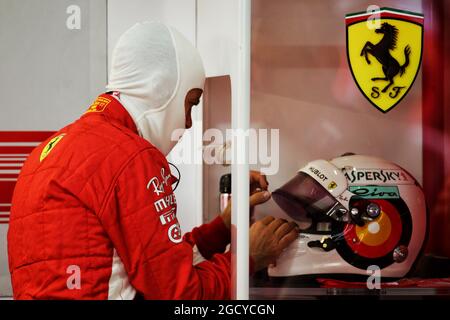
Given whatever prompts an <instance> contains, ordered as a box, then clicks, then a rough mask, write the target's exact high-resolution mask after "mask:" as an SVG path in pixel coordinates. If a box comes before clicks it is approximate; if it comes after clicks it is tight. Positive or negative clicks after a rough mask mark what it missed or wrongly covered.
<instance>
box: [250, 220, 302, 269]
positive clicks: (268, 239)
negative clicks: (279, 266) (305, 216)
mask: <svg viewBox="0 0 450 320" xmlns="http://www.w3.org/2000/svg"><path fill="white" fill-rule="evenodd" d="M298 234H299V228H298V226H297V224H295V223H294V222H287V221H286V220H284V219H275V218H274V217H270V216H267V217H265V218H264V219H262V220H259V221H257V222H255V223H254V224H253V225H252V226H251V228H250V256H251V257H252V259H253V262H254V271H259V270H261V269H264V268H265V267H267V266H268V265H269V264H272V263H275V261H276V259H277V258H278V257H279V256H280V254H281V253H282V252H283V249H285V248H286V247H287V246H289V245H290V244H291V243H292V242H293V241H294V240H295V239H297V237H298Z"/></svg>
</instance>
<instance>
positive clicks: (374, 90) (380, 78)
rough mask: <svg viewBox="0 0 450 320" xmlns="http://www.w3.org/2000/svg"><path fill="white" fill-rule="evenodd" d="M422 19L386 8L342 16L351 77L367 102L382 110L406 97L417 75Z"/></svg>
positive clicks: (420, 56)
mask: <svg viewBox="0 0 450 320" xmlns="http://www.w3.org/2000/svg"><path fill="white" fill-rule="evenodd" d="M423 21H424V17H423V15H422V14H420V13H414V12H406V11H400V10H395V9H389V8H378V9H376V10H372V11H370V12H358V13H353V14H348V15H346V17H345V23H346V25H347V57H348V62H349V66H350V70H351V72H352V75H353V78H354V80H355V82H356V84H357V86H358V88H359V89H360V90H361V92H362V93H363V94H364V96H365V97H366V98H367V99H368V100H369V101H370V103H371V104H372V105H373V106H375V107H376V108H377V109H379V110H380V111H382V112H384V113H386V112H388V111H390V110H392V108H394V107H395V106H396V105H398V104H399V102H400V101H401V100H402V99H403V97H405V96H406V94H407V93H408V91H409V90H410V88H411V87H412V85H413V83H414V80H415V78H416V76H417V74H418V71H419V68H420V63H421V60H422V47H423V45H422V43H423ZM356 101H357V100H356Z"/></svg>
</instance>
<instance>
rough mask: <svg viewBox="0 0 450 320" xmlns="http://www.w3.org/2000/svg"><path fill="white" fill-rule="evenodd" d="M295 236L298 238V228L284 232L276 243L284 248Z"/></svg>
mask: <svg viewBox="0 0 450 320" xmlns="http://www.w3.org/2000/svg"><path fill="white" fill-rule="evenodd" d="M297 238H298V230H297V229H294V230H292V231H291V232H289V233H288V234H286V235H285V236H284V237H283V238H281V240H280V242H279V243H278V244H279V246H280V247H281V248H282V249H284V248H286V247H287V246H288V245H290V244H291V243H292V242H293V241H294V240H295V239H297Z"/></svg>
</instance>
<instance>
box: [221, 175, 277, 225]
mask: <svg viewBox="0 0 450 320" xmlns="http://www.w3.org/2000/svg"><path fill="white" fill-rule="evenodd" d="M268 187H269V183H268V182H267V178H266V176H265V175H264V174H262V173H260V172H258V171H250V210H253V208H254V207H255V206H256V205H258V204H261V203H264V202H266V201H267V200H269V199H270V197H271V193H270V192H269V191H267V188H268ZM220 216H221V217H222V219H223V222H224V223H225V225H226V226H227V227H228V229H230V228H231V201H230V202H229V203H228V206H227V207H226V208H225V210H224V211H223V212H222V214H221V215H220Z"/></svg>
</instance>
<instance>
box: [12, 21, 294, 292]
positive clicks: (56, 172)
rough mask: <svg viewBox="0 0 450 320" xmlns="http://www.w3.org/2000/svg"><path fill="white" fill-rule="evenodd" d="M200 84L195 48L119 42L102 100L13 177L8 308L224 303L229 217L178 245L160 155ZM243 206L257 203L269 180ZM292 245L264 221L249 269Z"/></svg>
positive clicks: (152, 38)
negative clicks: (40, 303)
mask: <svg viewBox="0 0 450 320" xmlns="http://www.w3.org/2000/svg"><path fill="white" fill-rule="evenodd" d="M204 80H205V75H204V70H203V64H202V61H201V59H200V56H199V54H198V52H197V51H196V49H195V48H194V47H193V46H192V45H191V44H190V43H189V41H187V40H186V39H185V38H184V37H183V36H182V35H181V34H180V33H179V32H177V31H176V30H174V29H173V28H170V27H168V26H165V25H163V24H160V23H151V22H146V23H140V24H137V25H135V26H134V27H133V28H131V29H130V30H128V31H127V32H126V33H125V34H124V35H123V36H122V37H121V38H120V40H119V42H118V44H117V47H116V49H115V51H114V54H113V60H112V69H111V73H110V79H109V84H108V87H107V88H108V92H107V93H105V94H102V95H100V96H99V97H98V98H97V99H96V101H95V102H94V103H93V104H92V106H91V107H90V108H89V109H88V110H87V112H86V113H85V114H84V115H83V116H82V117H81V118H80V119H79V120H77V121H75V122H74V123H72V124H70V125H68V126H67V127H65V128H63V129H61V130H60V131H59V132H57V133H56V134H55V135H54V136H52V137H51V138H49V139H48V140H47V141H45V142H44V143H43V144H42V145H40V146H39V147H37V148H36V149H35V150H34V151H33V152H32V154H31V155H30V157H29V158H28V160H27V161H26V163H25V165H24V166H23V169H22V171H21V173H20V176H19V179H18V182H17V185H16V189H15V191H14V196H13V201H12V211H11V220H10V227H9V231H8V254H9V268H10V272H11V277H12V285H13V291H14V298H16V299H135V298H145V299H228V298H230V295H231V294H230V282H231V280H230V272H231V271H230V253H229V252H225V250H226V247H227V245H228V244H229V242H230V230H229V229H230V224H231V221H230V219H231V218H230V209H229V208H227V210H225V212H223V213H222V214H221V215H220V216H219V217H217V218H216V219H215V220H213V221H212V222H211V223H209V224H205V225H202V226H200V227H198V228H195V229H194V230H193V231H192V232H191V233H187V234H186V235H185V236H184V237H183V236H182V234H181V229H180V226H179V224H178V221H177V217H176V212H177V205H176V199H175V196H174V194H173V190H172V184H173V183H174V181H175V180H176V178H174V177H173V176H172V175H171V173H170V169H169V166H168V163H167V161H166V157H165V156H166V155H167V154H168V153H169V152H170V150H171V149H172V148H173V146H174V144H175V143H176V142H173V141H172V139H171V136H172V133H173V132H174V130H176V129H178V128H189V127H190V126H191V125H192V120H191V116H190V114H191V108H192V107H193V106H194V105H196V104H198V103H199V99H200V97H201V95H202V93H203V85H204ZM250 175H251V182H252V185H253V186H256V187H257V188H260V189H262V191H260V192H256V193H254V194H253V195H252V196H251V199H250V201H251V204H252V205H256V204H258V203H262V202H265V201H267V199H269V198H270V193H269V192H268V191H267V181H266V179H265V177H264V176H263V175H261V174H259V173H256V172H252V173H251V174H250ZM297 235H298V230H297V228H296V227H295V225H294V224H292V223H287V222H286V221H284V220H281V219H274V218H272V217H266V218H265V219H263V220H262V221H258V222H257V223H255V224H254V225H253V226H252V227H251V229H250V260H251V267H252V271H257V270H260V269H262V268H264V267H266V266H267V265H268V264H269V263H271V262H273V261H274V260H275V259H276V258H277V257H278V255H279V254H280V253H281V251H282V249H284V248H285V247H286V246H287V245H288V244H289V243H290V242H292V241H293V240H294V239H295V238H296V237H297Z"/></svg>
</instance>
